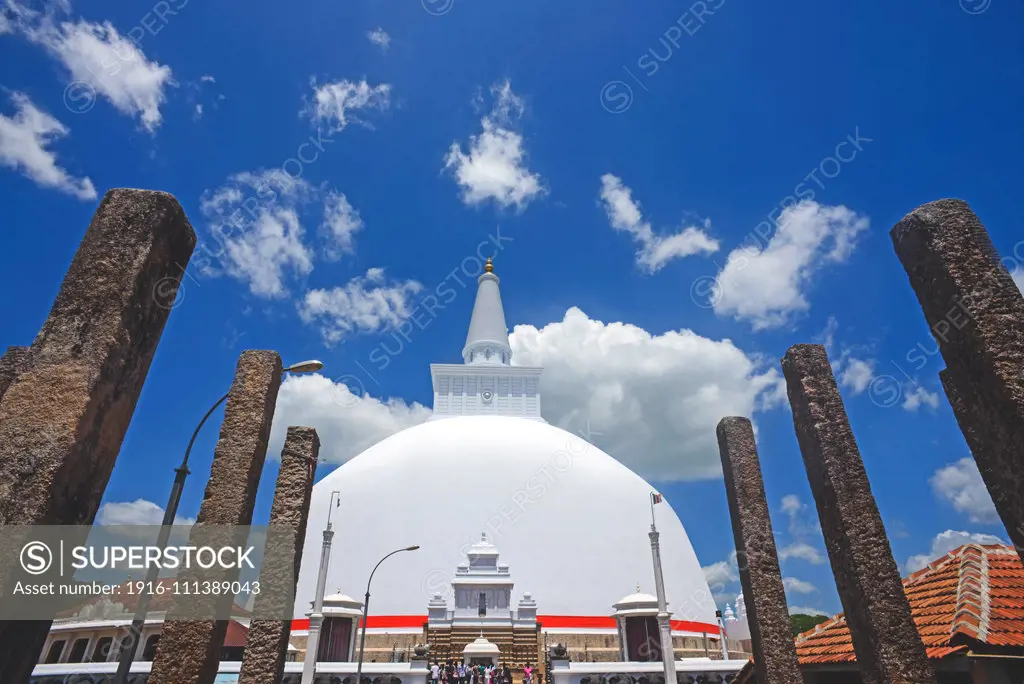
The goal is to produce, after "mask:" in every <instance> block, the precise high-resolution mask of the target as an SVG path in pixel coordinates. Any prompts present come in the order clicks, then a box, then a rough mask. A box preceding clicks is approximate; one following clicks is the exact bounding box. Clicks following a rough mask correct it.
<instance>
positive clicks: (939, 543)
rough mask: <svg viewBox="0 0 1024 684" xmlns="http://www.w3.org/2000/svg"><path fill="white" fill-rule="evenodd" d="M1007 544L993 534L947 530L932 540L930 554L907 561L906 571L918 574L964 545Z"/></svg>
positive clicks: (923, 554) (919, 555) (912, 557)
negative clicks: (937, 559) (936, 560)
mask: <svg viewBox="0 0 1024 684" xmlns="http://www.w3.org/2000/svg"><path fill="white" fill-rule="evenodd" d="M1004 543H1005V542H1004V541H1003V540H1002V539H1000V538H999V537H994V536H992V535H991V534H978V533H971V532H958V531H956V530H946V531H945V532H940V533H939V534H937V535H935V539H933V540H932V548H931V550H930V551H929V552H928V553H922V554H918V555H916V556H911V557H910V558H908V559H907V565H906V571H907V572H908V573H911V572H917V571H918V570H920V569H921V568H923V567H925V566H926V565H928V564H929V563H931V562H932V561H933V560H935V559H936V558H940V557H941V556H944V555H946V554H947V553H949V552H950V551H952V550H953V549H956V548H959V547H961V546H963V545H964V544H1004Z"/></svg>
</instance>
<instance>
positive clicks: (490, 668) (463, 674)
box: [430, 660, 533, 684]
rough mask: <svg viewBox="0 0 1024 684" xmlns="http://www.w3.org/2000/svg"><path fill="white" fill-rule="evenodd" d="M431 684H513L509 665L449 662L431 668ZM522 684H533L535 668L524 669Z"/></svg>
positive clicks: (435, 664)
mask: <svg viewBox="0 0 1024 684" xmlns="http://www.w3.org/2000/svg"><path fill="white" fill-rule="evenodd" d="M430 682H431V684H513V682H512V671H511V670H509V668H508V664H506V663H499V664H498V665H465V664H463V663H456V662H452V661H451V660H449V661H448V662H447V663H437V662H435V663H433V664H432V665H431V666H430ZM522 684H533V666H532V665H527V666H526V667H525V668H524V669H523V682H522Z"/></svg>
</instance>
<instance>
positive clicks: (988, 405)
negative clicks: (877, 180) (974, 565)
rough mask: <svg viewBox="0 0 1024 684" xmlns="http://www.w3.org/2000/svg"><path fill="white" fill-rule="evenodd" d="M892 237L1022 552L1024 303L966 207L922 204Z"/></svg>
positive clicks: (946, 381)
mask: <svg viewBox="0 0 1024 684" xmlns="http://www.w3.org/2000/svg"><path fill="white" fill-rule="evenodd" d="M891 237H892V242H893V246H894V247H895V248H896V255H897V256H898V257H899V259H900V261H901V262H902V263H903V268H904V269H905V270H906V272H907V276H908V277H909V279H910V285H911V286H912V287H913V288H914V292H915V293H916V294H917V299H918V301H919V302H920V303H921V308H922V310H923V311H924V315H925V318H926V319H927V321H928V325H929V327H930V328H931V332H932V335H933V336H934V337H935V339H936V341H937V342H938V345H939V350H940V351H941V352H942V358H943V359H945V361H946V371H945V372H944V373H943V376H942V385H943V387H944V388H945V390H946V396H947V398H948V399H949V402H950V404H952V406H953V411H954V413H955V414H956V418H957V421H958V423H959V424H960V429H961V430H962V431H963V433H964V437H965V438H966V439H967V444H968V446H969V447H970V448H971V452H972V453H973V454H974V459H975V460H976V461H977V462H978V470H979V471H980V472H981V476H982V479H983V480H984V481H985V485H986V486H987V487H988V491H989V493H990V494H991V495H992V501H993V502H994V503H995V506H996V510H997V511H998V512H999V517H1000V518H1001V519H1002V521H1003V525H1004V526H1005V527H1006V530H1007V532H1008V533H1009V535H1010V539H1011V540H1012V541H1013V543H1014V545H1015V546H1016V547H1017V551H1018V553H1022V549H1024V297H1022V296H1021V293H1020V290H1018V289H1017V286H1016V284H1014V282H1013V278H1012V277H1010V273H1009V272H1008V271H1007V270H1006V267H1005V266H1004V265H1003V263H1002V262H1001V261H1000V259H999V254H998V253H997V252H996V250H995V247H993V245H992V241H991V239H990V238H989V236H988V232H987V231H986V230H985V227H984V226H983V225H982V224H981V221H979V220H978V217H977V216H975V214H974V212H973V211H971V208H970V207H969V206H967V203H966V202H962V201H960V200H939V201H937V202H930V203H928V204H924V205H922V206H920V207H918V208H917V209H915V210H914V211H912V212H910V213H909V214H907V215H906V216H905V217H903V219H902V220H901V221H900V222H899V223H897V224H896V226H895V227H893V229H892V232H891ZM1022 555H1024V554H1022Z"/></svg>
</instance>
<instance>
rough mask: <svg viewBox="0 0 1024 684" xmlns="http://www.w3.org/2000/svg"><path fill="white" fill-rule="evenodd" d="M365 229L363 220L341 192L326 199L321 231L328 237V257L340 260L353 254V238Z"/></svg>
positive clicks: (334, 193) (331, 194) (333, 193)
mask: <svg viewBox="0 0 1024 684" xmlns="http://www.w3.org/2000/svg"><path fill="white" fill-rule="evenodd" d="M362 229H363V219H362V218H361V217H360V216H359V212H358V211H356V210H355V209H354V208H353V207H352V205H351V204H349V201H348V198H347V197H345V195H344V194H343V193H340V192H330V193H328V194H327V196H326V197H325V198H324V220H323V223H322V224H320V230H321V232H322V233H324V234H325V235H326V236H327V237H328V245H327V256H328V258H330V259H338V258H339V257H341V255H342V254H351V253H352V240H353V236H354V235H355V234H356V233H358V232H359V231H360V230H362Z"/></svg>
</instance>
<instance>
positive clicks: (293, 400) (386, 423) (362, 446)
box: [267, 374, 430, 463]
mask: <svg viewBox="0 0 1024 684" xmlns="http://www.w3.org/2000/svg"><path fill="white" fill-rule="evenodd" d="M353 390H354V393H353ZM429 417H430V409H428V408H426V407H424V406H422V405H421V404H417V403H415V402H413V403H411V404H407V403H406V402H405V401H403V400H402V399H394V398H392V399H387V400H384V401H382V400H380V399H376V398H374V397H371V396H369V395H366V394H362V389H361V388H359V387H353V388H351V389H350V388H349V387H348V386H346V385H345V384H344V383H342V382H333V381H331V380H330V379H329V378H326V377H324V376H322V375H319V374H314V375H298V376H286V377H285V380H284V382H283V383H281V390H280V392H279V393H278V396H277V408H276V410H275V412H274V423H273V427H272V429H271V433H270V447H269V448H268V451H267V453H268V455H270V456H272V457H273V458H280V454H281V449H282V448H283V446H284V438H285V434H286V433H287V430H288V426H289V425H308V426H310V427H313V428H316V431H317V434H318V436H319V437H320V461H321V462H322V463H323V462H328V463H344V462H345V461H347V460H349V459H350V458H352V457H353V456H356V455H358V454H359V453H361V452H362V451H364V450H366V449H368V448H369V447H371V446H373V445H374V444H376V443H377V442H379V441H380V440H382V439H384V438H386V437H390V436H391V435H393V434H395V433H396V432H399V431H401V430H404V429H405V428H408V427H412V426H413V425H418V424H420V423H422V422H424V421H425V420H427V419H428V418H429Z"/></svg>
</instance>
